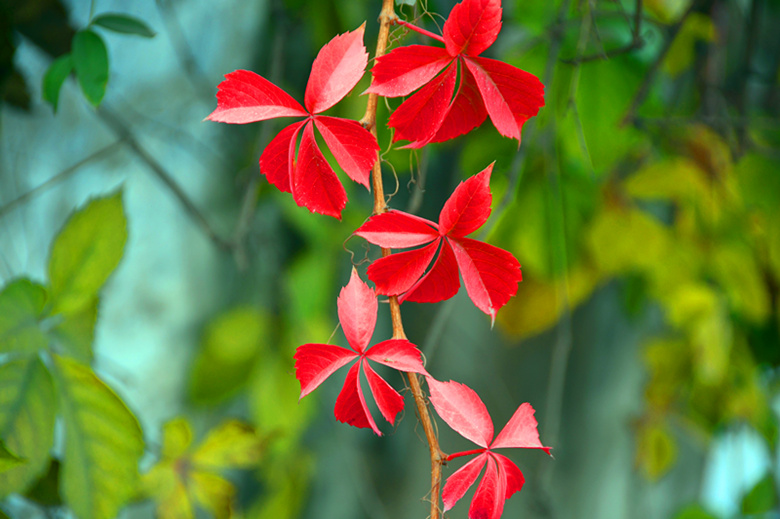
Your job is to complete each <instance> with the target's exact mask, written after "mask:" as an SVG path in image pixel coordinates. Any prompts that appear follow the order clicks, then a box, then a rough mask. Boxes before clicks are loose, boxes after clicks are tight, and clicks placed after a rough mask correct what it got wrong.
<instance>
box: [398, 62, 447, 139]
mask: <svg viewBox="0 0 780 519" xmlns="http://www.w3.org/2000/svg"><path fill="white" fill-rule="evenodd" d="M457 75H458V67H457V66H456V64H455V63H452V64H451V65H450V66H449V67H447V69H446V70H445V71H444V72H442V73H441V74H440V75H439V76H438V77H436V78H435V79H433V80H432V81H431V82H430V83H428V84H426V85H425V86H424V87H422V88H421V89H420V90H419V91H418V92H417V93H416V94H414V95H413V96H412V97H410V98H409V99H407V100H406V101H404V102H403V103H402V104H401V106H399V107H398V108H397V109H396V110H395V112H393V115H391V116H390V119H389V120H388V122H387V125H388V126H390V127H391V128H395V134H394V135H393V142H395V141H399V140H407V141H411V143H410V144H407V145H406V146H405V147H406V148H422V147H423V146H425V144H427V143H428V142H429V141H430V140H431V139H433V137H434V136H435V135H436V133H437V132H438V131H439V128H441V124H442V121H444V118H445V117H446V115H447V111H448V109H449V106H450V102H451V101H452V94H453V92H454V91H455V79H456V77H457Z"/></svg>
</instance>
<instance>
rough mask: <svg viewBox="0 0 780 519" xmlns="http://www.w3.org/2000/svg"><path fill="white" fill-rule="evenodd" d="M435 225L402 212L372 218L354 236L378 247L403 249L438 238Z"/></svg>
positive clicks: (391, 212)
mask: <svg viewBox="0 0 780 519" xmlns="http://www.w3.org/2000/svg"><path fill="white" fill-rule="evenodd" d="M436 227H437V225H436V224H435V223H433V222H429V221H428V220H425V219H424V218H420V217H419V216H414V215H411V214H409V213H404V212H403V211H388V212H386V213H381V214H377V215H374V216H372V217H371V218H369V219H368V221H367V222H366V223H364V224H363V225H361V226H360V227H358V229H357V230H356V231H355V232H354V234H356V235H358V236H361V237H363V238H365V239H366V240H368V241H369V242H371V243H373V244H374V245H379V246H380V247H385V248H388V249H403V248H406V247H414V246H417V245H422V244H424V243H430V242H431V241H433V240H435V239H436V238H438V237H439V232H438V231H437V230H436Z"/></svg>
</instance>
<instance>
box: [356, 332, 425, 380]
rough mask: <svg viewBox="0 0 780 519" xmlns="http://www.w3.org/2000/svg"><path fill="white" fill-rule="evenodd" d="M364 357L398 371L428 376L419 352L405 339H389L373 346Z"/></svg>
mask: <svg viewBox="0 0 780 519" xmlns="http://www.w3.org/2000/svg"><path fill="white" fill-rule="evenodd" d="M366 357H368V358H369V359H371V360H373V361H374V362H378V363H380V364H384V365H385V366H390V367H391V368H393V369H397V370H398V371H405V372H407V373H420V374H421V375H427V374H428V372H427V371H425V367H424V366H423V363H422V356H421V354H420V350H418V349H417V347H416V346H415V345H414V344H412V343H411V342H409V341H407V340H406V339H390V340H387V341H382V342H380V343H379V344H375V345H374V346H372V347H371V349H369V350H368V352H367V353H366Z"/></svg>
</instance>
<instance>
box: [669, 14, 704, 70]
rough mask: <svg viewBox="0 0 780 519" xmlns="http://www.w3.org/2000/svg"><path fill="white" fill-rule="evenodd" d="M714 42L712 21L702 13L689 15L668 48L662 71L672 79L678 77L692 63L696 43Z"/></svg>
mask: <svg viewBox="0 0 780 519" xmlns="http://www.w3.org/2000/svg"><path fill="white" fill-rule="evenodd" d="M714 40H715V25H714V24H713V23H712V19H711V18H710V17H709V16H707V15H706V14H704V13H698V12H692V13H690V14H689V15H688V18H686V19H685V22H683V26H682V27H681V28H680V32H678V33H677V37H676V38H675V39H674V42H672V46H671V47H670V48H669V52H668V53H667V55H666V59H665V60H664V63H663V67H664V70H666V72H667V74H669V75H670V76H672V77H675V76H677V75H679V74H680V73H681V72H683V71H685V70H687V69H688V68H690V66H691V64H692V63H693V56H694V46H695V45H696V42H698V41H707V42H711V41H714Z"/></svg>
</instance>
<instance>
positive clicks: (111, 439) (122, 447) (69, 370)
mask: <svg viewBox="0 0 780 519" xmlns="http://www.w3.org/2000/svg"><path fill="white" fill-rule="evenodd" d="M54 364H55V366H56V371H55V373H56V380H57V388H58V390H59V397H60V409H61V411H62V417H63V422H64V426H65V448H64V460H63V467H62V480H61V481H62V486H61V492H62V497H63V499H64V500H65V502H66V503H67V504H68V506H70V508H71V510H73V512H74V513H75V515H76V517H78V518H79V519H113V518H114V517H115V516H116V514H117V513H118V511H119V509H120V507H121V506H122V505H123V504H124V503H125V502H126V501H127V500H128V499H129V498H130V497H132V496H133V495H134V494H135V493H136V490H137V483H138V459H139V458H140V456H141V454H143V451H144V445H143V435H142V433H141V428H140V427H139V425H138V421H137V420H136V418H135V416H133V413H131V412H130V410H129V409H128V408H127V406H125V404H124V403H123V402H122V400H120V398H119V397H118V396H117V395H116V394H115V393H114V392H113V391H112V390H111V389H110V388H109V387H108V386H107V385H105V384H104V383H103V381H101V380H100V379H99V378H98V377H97V376H96V375H95V374H94V373H93V372H92V370H91V369H89V368H88V367H86V366H84V365H82V364H79V363H77V362H75V361H73V360H71V359H68V358H65V357H60V356H56V355H55V356H54Z"/></svg>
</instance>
